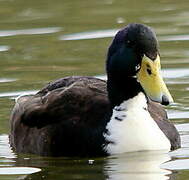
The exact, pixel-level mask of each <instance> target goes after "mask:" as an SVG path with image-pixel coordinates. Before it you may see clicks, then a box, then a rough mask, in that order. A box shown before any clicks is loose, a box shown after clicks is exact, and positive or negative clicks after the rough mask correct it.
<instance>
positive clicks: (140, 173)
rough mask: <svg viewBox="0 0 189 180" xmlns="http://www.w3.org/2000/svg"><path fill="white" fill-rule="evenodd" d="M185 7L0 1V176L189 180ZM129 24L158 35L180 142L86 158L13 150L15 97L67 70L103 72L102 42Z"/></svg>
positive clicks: (146, 0) (161, 0)
mask: <svg viewBox="0 0 189 180" xmlns="http://www.w3.org/2000/svg"><path fill="white" fill-rule="evenodd" d="M188 7H189V1H188V0H182V1H178V0H142V1H137V0H132V1H130V0H120V1H118V0H95V1H93V0H82V1H70V0H55V1H50V0H32V1H25V0H0V22H1V23H0V179H2V180H12V179H15V180H16V179H19V180H20V179H28V180H32V179H36V180H40V179H41V180H42V179H43V180H44V179H48V180H51V179H54V180H60V179H61V180H62V179H90V180H91V179H95V180H96V179H108V180H114V179H116V180H118V179H119V180H122V179H127V180H148V179H149V180H168V179H170V180H173V179H174V180H178V179H179V180H186V179H189V93H188V91H189V50H188V47H189V20H188V17H189V11H188ZM131 22H138V23H145V24H147V25H149V26H151V27H153V28H154V29H155V31H156V33H157V36H158V39H159V42H160V52H161V62H162V68H163V76H164V78H165V81H166V83H167V85H168V88H169V89H170V92H171V94H172V95H173V97H174V100H175V103H174V104H173V105H172V106H169V107H166V109H167V111H168V115H169V118H170V120H171V121H172V122H174V123H175V124H176V127H177V129H178V130H179V132H180V134H181V138H182V148H180V149H178V150H176V151H173V152H170V153H167V152H161V151H158V152H135V153H127V154H122V155H117V156H113V157H107V158H97V159H92V160H90V159H76V158H74V159H70V158H47V157H39V156H35V155H26V154H15V153H14V152H12V150H11V148H10V146H9V142H8V133H9V116H10V111H11V108H12V107H13V104H14V98H16V97H17V96H19V95H20V94H23V93H26V94H27V93H35V92H36V91H37V90H38V89H40V88H42V87H43V86H44V85H45V84H46V83H48V82H49V81H52V80H54V79H58V78H61V77H65V76H68V75H90V76H99V77H102V78H104V74H105V71H104V69H105V68H104V62H105V58H106V52H107V48H108V45H109V44H110V42H111V40H112V37H113V36H114V34H115V33H116V32H117V30H118V29H119V28H121V27H123V26H125V25H126V24H128V23H131ZM93 160H94V161H93Z"/></svg>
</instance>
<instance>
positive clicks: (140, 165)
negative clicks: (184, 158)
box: [105, 152, 171, 180]
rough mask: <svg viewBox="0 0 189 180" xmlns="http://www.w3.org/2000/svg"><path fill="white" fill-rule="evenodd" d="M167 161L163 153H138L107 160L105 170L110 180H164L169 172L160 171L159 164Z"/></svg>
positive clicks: (167, 157) (166, 155)
mask: <svg viewBox="0 0 189 180" xmlns="http://www.w3.org/2000/svg"><path fill="white" fill-rule="evenodd" d="M169 160H170V157H169V155H168V154H166V153H164V152H139V153H131V154H127V155H125V156H124V155H120V156H116V157H115V159H109V160H108V162H107V164H106V165H105V168H107V174H108V176H109V178H108V179H111V180H112V179H115V180H124V179H132V180H138V179H140V180H156V179H158V180H166V179H169V177H168V176H167V175H169V174H171V171H169V170H165V169H161V168H160V164H162V163H164V162H166V161H169Z"/></svg>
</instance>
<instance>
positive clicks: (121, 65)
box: [106, 24, 173, 106]
mask: <svg viewBox="0 0 189 180" xmlns="http://www.w3.org/2000/svg"><path fill="white" fill-rule="evenodd" d="M106 69H107V75H108V82H107V88H108V95H109V99H110V101H111V102H112V104H113V106H114V105H118V104H119V103H121V102H122V101H123V100H127V99H129V98H132V97H134V96H136V95H137V94H138V93H139V92H143V93H144V94H146V96H148V97H150V98H151V99H152V100H154V101H157V102H160V103H162V104H165V105H167V104H169V103H170V102H173V99H172V97H171V95H170V93H169V91H168V89H167V87H166V85H165V83H164V81H163V79H162V77H161V75H160V73H159V72H160V69H161V65H160V57H159V52H158V41H157V39H156V35H155V33H154V32H153V31H152V29H151V28H149V27H148V26H145V25H143V24H129V25H128V26H126V27H125V28H123V29H121V30H120V31H119V32H118V33H117V34H116V35H115V38H114V39H113V41H112V44H111V45H110V48H109V51H108V56H107V64H106Z"/></svg>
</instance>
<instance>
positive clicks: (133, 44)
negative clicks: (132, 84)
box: [106, 24, 158, 76]
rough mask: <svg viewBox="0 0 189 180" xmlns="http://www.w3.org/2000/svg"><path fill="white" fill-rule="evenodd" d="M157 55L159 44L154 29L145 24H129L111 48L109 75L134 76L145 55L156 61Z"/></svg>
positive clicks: (108, 61)
mask: <svg viewBox="0 0 189 180" xmlns="http://www.w3.org/2000/svg"><path fill="white" fill-rule="evenodd" d="M157 54H158V42H157V39H156V35H155V33H154V32H153V31H152V29H151V28H149V27H148V26H145V25H143V24H129V25H128V26H126V27H125V28H123V29H121V30H120V31H119V32H118V33H117V34H116V36H115V38H114V39H113V41H112V44H111V45H110V47H109V51H108V58H107V66H106V67H107V73H108V72H121V71H123V72H124V74H125V73H127V74H128V75H129V76H133V75H135V74H136V70H137V69H138V67H139V65H140V63H141V60H142V57H143V56H144V55H146V56H147V57H149V58H150V59H152V60H155V59H156V57H157Z"/></svg>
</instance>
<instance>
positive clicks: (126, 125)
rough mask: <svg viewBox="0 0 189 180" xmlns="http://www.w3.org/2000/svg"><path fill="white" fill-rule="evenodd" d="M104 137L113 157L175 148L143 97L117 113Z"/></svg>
mask: <svg viewBox="0 0 189 180" xmlns="http://www.w3.org/2000/svg"><path fill="white" fill-rule="evenodd" d="M106 129H107V131H108V132H107V133H105V134H104V137H105V139H106V141H107V142H110V143H108V144H107V145H106V146H105V147H104V149H105V151H106V152H107V153H109V154H117V153H124V152H133V151H145V150H168V151H169V150H170V147H171V144H170V142H169V140H168V139H167V137H166V136H165V135H164V133H163V132H162V131H161V129H160V128H159V127H158V125H157V124H156V122H155V121H154V120H153V119H152V117H151V116H150V114H149V112H148V110H147V101H146V98H145V95H144V94H143V93H139V94H138V95H137V96H135V97H134V98H132V99H129V100H127V101H124V102H123V103H122V104H121V105H120V106H116V107H115V108H114V109H113V114H112V117H111V120H110V122H109V123H108V124H107V126H106Z"/></svg>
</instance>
